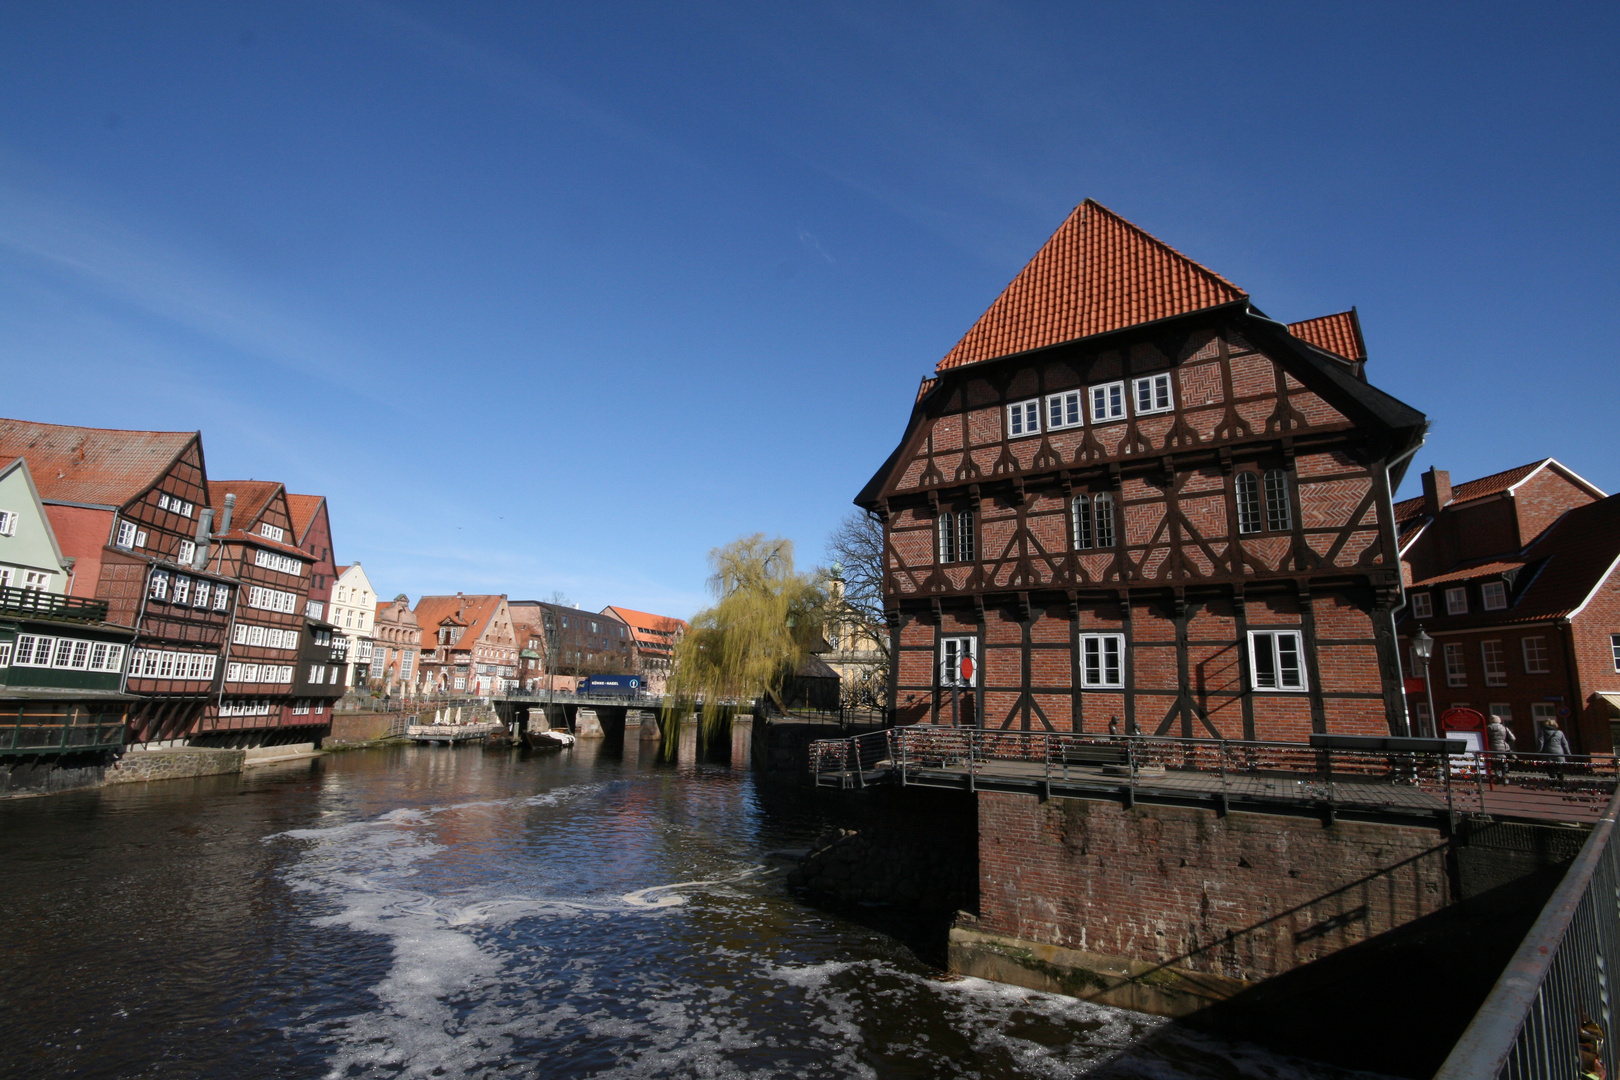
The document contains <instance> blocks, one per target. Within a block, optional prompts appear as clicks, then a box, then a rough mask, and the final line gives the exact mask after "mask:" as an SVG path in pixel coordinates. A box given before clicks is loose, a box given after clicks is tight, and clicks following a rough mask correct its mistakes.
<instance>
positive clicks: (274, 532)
mask: <svg viewBox="0 0 1620 1080" xmlns="http://www.w3.org/2000/svg"><path fill="white" fill-rule="evenodd" d="M259 535H260V536H262V537H264V538H265V539H266V540H274V541H275V542H276V543H278V544H279V543H281V542H282V541H283V540H285V539H286V537H287V530H286V529H283V528H282V527H281V526H280V525H272V524H270V523H269V522H268V521H261V522H259Z"/></svg>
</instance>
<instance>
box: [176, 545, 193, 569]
mask: <svg viewBox="0 0 1620 1080" xmlns="http://www.w3.org/2000/svg"><path fill="white" fill-rule="evenodd" d="M174 557H175V561H176V562H179V563H183V564H184V565H186V566H190V565H191V564H192V562H194V561H195V560H196V558H197V543H196V541H194V540H182V541H180V549H179V550H178V551H176V552H175V556H174Z"/></svg>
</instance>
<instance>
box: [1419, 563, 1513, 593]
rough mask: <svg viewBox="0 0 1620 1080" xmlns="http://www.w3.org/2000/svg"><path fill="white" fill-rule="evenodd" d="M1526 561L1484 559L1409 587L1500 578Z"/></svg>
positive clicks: (1430, 577) (1420, 587)
mask: <svg viewBox="0 0 1620 1080" xmlns="http://www.w3.org/2000/svg"><path fill="white" fill-rule="evenodd" d="M1525 561H1526V560H1524V559H1484V560H1481V561H1479V562H1475V563H1470V564H1468V565H1467V566H1460V567H1457V568H1455V569H1452V570H1447V571H1446V572H1445V573H1443V574H1433V575H1431V576H1429V577H1426V578H1424V579H1423V580H1422V581H1414V582H1412V584H1411V585H1409V586H1407V587H1408V588H1411V589H1422V588H1427V587H1428V586H1430V585H1440V584H1442V583H1444V582H1448V581H1471V580H1473V579H1474V578H1487V577H1500V576H1501V575H1503V574H1505V573H1507V572H1508V571H1509V570H1517V569H1518V568H1519V567H1521V566H1523V565H1524V564H1525Z"/></svg>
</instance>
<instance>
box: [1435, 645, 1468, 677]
mask: <svg viewBox="0 0 1620 1080" xmlns="http://www.w3.org/2000/svg"><path fill="white" fill-rule="evenodd" d="M1441 653H1442V655H1443V656H1444V657H1445V660H1446V685H1447V686H1467V685H1468V665H1467V664H1466V663H1465V662H1464V660H1463V647H1462V643H1461V642H1457V641H1453V642H1450V643H1449V644H1447V645H1444V646H1442V647H1441Z"/></svg>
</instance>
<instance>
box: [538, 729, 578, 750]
mask: <svg viewBox="0 0 1620 1080" xmlns="http://www.w3.org/2000/svg"><path fill="white" fill-rule="evenodd" d="M529 741H530V742H531V743H532V744H533V746H534V748H535V749H536V750H561V749H563V748H565V747H569V746H573V745H574V743H575V742H577V741H578V740H576V739H575V738H574V736H572V735H570V734H569V733H568V732H566V731H555V730H553V731H536V732H533V733H531V734H530V735H529Z"/></svg>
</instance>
